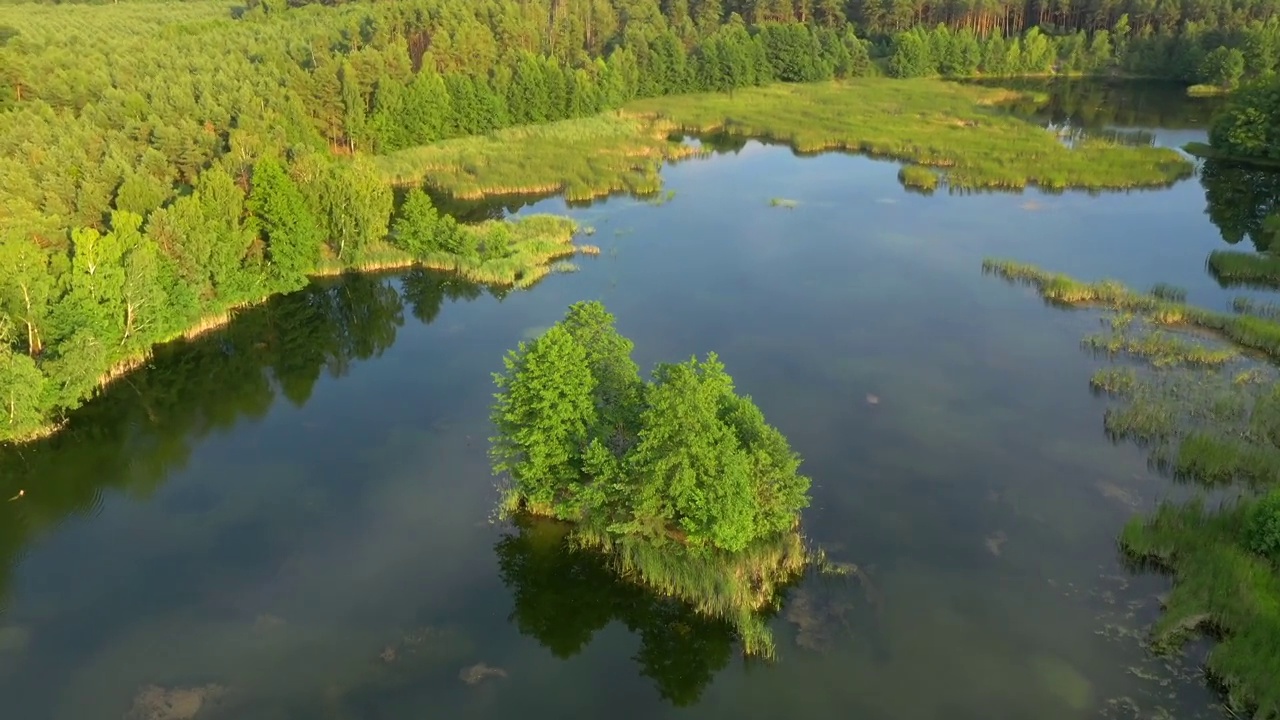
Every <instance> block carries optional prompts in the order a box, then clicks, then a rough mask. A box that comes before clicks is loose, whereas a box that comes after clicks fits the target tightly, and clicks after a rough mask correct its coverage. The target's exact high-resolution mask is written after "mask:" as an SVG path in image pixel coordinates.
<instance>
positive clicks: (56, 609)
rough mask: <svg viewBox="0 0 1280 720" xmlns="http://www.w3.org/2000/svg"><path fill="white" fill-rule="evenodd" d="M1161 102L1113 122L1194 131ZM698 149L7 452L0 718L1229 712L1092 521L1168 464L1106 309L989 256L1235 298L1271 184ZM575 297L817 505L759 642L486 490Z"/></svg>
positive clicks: (164, 354) (292, 299)
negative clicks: (711, 374) (1142, 431)
mask: <svg viewBox="0 0 1280 720" xmlns="http://www.w3.org/2000/svg"><path fill="white" fill-rule="evenodd" d="M1136 102H1137V101H1135V103H1136ZM1086 104H1087V103H1086ZM1146 117H1147V116H1143V115H1137V116H1134V117H1133V118H1130V119H1128V122H1126V118H1123V117H1121V118H1117V119H1116V121H1115V124H1116V125H1117V126H1126V127H1128V126H1130V124H1131V125H1132V126H1133V127H1141V128H1142V129H1144V130H1145V131H1147V132H1150V133H1151V134H1152V136H1153V138H1154V141H1155V142H1160V143H1165V144H1175V143H1176V142H1177V141H1182V140H1183V139H1184V138H1186V139H1194V138H1195V137H1196V134H1197V133H1200V134H1202V131H1201V130H1197V129H1196V128H1197V127H1201V125H1200V124H1197V123H1196V122H1191V121H1187V122H1175V121H1174V120H1171V119H1169V117H1170V116H1169V115H1168V114H1160V113H1157V114H1155V115H1153V116H1151V117H1152V118H1153V119H1151V120H1147V119H1146ZM1143 123H1149V124H1148V125H1143ZM1169 128H1173V129H1169ZM719 149H721V150H723V151H725V152H722V153H721V154H719V155H717V156H714V157H712V158H710V159H706V160H699V161H689V162H685V163H681V164H679V165H677V166H674V167H671V168H669V169H668V170H667V171H666V173H665V176H666V181H667V185H668V187H670V188H671V189H673V190H674V191H675V193H676V194H675V197H674V199H672V200H670V201H669V202H666V203H664V204H662V205H661V206H658V205H655V204H650V203H647V202H644V201H638V200H635V199H631V198H621V197H615V198H611V199H609V200H607V201H604V202H600V203H595V204H592V205H590V206H587V207H578V208H566V207H565V205H564V203H562V202H561V201H559V200H555V199H550V200H542V201H537V202H534V203H533V204H532V205H531V206H529V207H526V208H525V209H522V210H519V211H520V212H527V211H567V212H570V213H572V214H574V215H575V216H576V217H577V218H578V219H579V220H580V221H581V222H582V223H584V224H587V225H590V226H592V227H593V228H595V230H596V236H595V240H594V242H597V243H598V244H600V245H601V246H602V248H603V250H604V253H603V254H602V256H601V257H599V258H597V259H594V260H590V259H588V260H584V261H583V262H582V263H581V266H582V269H581V272H578V273H576V274H573V275H560V276H553V277H551V278H548V279H547V280H546V281H544V282H543V283H541V284H540V285H538V286H537V287H535V288H534V289H533V290H531V291H529V292H520V293H511V294H507V293H505V292H503V291H501V290H497V289H490V288H483V287H479V286H475V285H472V284H469V283H465V282H461V281H458V280H456V279H450V278H447V277H445V276H441V275H437V274H432V273H426V272H417V271H415V272H410V273H406V274H402V275H392V276H381V277H379V276H351V277H345V278H337V279H332V280H325V281H319V282H317V283H315V284H313V285H312V286H310V287H309V288H307V289H306V290H304V291H302V292H299V293H296V294H293V295H289V296H285V297H280V298H276V299H273V300H272V301H271V302H270V303H268V304H266V305H264V306H262V307H259V308H253V309H247V310H245V311H243V312H241V313H240V314H239V316H238V317H237V319H236V321H235V322H234V323H232V324H231V325H230V326H228V327H227V328H225V329H223V330H221V331H217V332H213V333H210V334H208V335H206V336H204V337H201V338H199V339H196V340H193V341H190V342H184V343H179V344H175V345H173V346H169V347H165V348H162V349H160V351H159V352H158V353H157V355H156V357H155V358H154V360H153V361H152V363H151V364H150V366H149V367H148V368H146V369H144V370H142V371H140V372H138V373H136V374H134V375H131V376H129V377H128V378H126V379H123V380H121V381H119V382H117V383H115V384H113V385H112V386H111V387H110V388H109V389H108V390H107V391H106V392H104V393H103V396H102V397H101V398H99V399H98V400H97V401H96V402H94V403H91V404H90V405H89V406H87V407H86V408H84V409H83V410H82V411H80V412H78V413H76V414H75V415H74V416H73V417H72V418H71V421H70V424H69V426H68V428H67V429H66V431H65V432H64V433H62V434H60V435H56V436H54V437H52V438H49V439H47V440H44V441H42V442H40V443H37V444H35V445H31V446H27V447H24V448H22V449H21V450H12V449H10V450H6V451H5V452H4V453H2V454H0V495H2V497H0V561H2V562H3V568H0V597H3V598H4V601H3V602H4V605H3V610H2V611H0V698H3V699H2V700H0V711H2V712H3V713H4V715H5V716H6V717H9V716H12V717H22V718H28V717H30V718H88V717H102V716H109V717H119V716H122V715H124V714H125V713H126V712H128V711H129V710H130V708H131V707H133V705H134V702H135V700H136V699H137V698H138V697H139V695H140V693H141V692H143V691H144V690H145V689H146V688H147V687H148V686H155V687H156V688H159V689H160V691H161V692H171V691H174V690H175V689H187V690H190V691H192V692H195V691H197V690H199V691H200V692H202V693H204V694H202V695H200V697H201V698H202V702H204V699H207V703H206V704H204V707H203V709H202V710H201V714H200V715H199V716H198V717H201V718H204V717H210V718H217V717H222V716H226V717H236V718H258V717H262V718H267V717H352V718H355V717H364V718H370V717H408V716H432V717H491V716H494V715H500V714H515V713H517V712H519V713H523V714H525V715H532V716H534V717H540V716H546V717H553V716H554V717H564V716H577V715H582V716H593V715H597V714H603V713H605V712H608V713H609V714H610V715H611V716H617V717H623V718H630V717H635V718H642V717H643V718H651V717H667V716H673V715H676V714H679V713H681V712H686V710H682V709H680V708H688V707H695V708H696V712H697V713H698V716H699V717H729V716H743V715H748V716H753V715H761V714H767V715H770V716H772V715H779V716H781V715H786V716H793V715H794V716H797V717H826V716H829V715H831V714H834V713H837V712H839V713H841V714H856V715H862V716H869V717H873V718H895V719H896V718H932V717H937V716H939V715H943V714H945V715H946V716H948V717H955V718H964V717H992V716H995V717H1011V718H1013V717H1018V718H1021V717H1029V716H1035V717H1044V718H1059V717H1061V718H1078V717H1094V716H1097V715H1098V714H1105V715H1106V716H1108V717H1134V716H1136V715H1137V714H1139V713H1140V714H1142V715H1143V716H1146V715H1149V714H1153V713H1156V712H1159V710H1160V709H1161V708H1163V709H1164V710H1165V711H1167V712H1170V713H1173V714H1175V715H1176V716H1178V717H1215V716H1216V713H1217V712H1218V711H1217V710H1216V709H1215V696H1214V694H1213V692H1212V691H1211V690H1209V689H1208V688H1207V687H1206V686H1205V685H1204V683H1203V682H1202V679H1201V678H1200V676H1199V674H1198V672H1197V671H1196V670H1195V668H1194V662H1193V660H1194V656H1193V657H1192V660H1187V661H1184V660H1178V661H1166V660H1164V659H1160V658H1155V657H1153V656H1151V655H1150V654H1149V653H1148V652H1147V650H1146V648H1145V647H1143V645H1142V643H1141V642H1140V638H1141V636H1142V631H1143V628H1144V626H1145V624H1146V623H1148V622H1150V620H1151V619H1152V618H1154V617H1155V614H1156V613H1157V612H1158V602H1157V600H1156V596H1157V595H1158V594H1159V593H1160V592H1162V591H1163V590H1164V589H1166V588H1167V581H1166V580H1164V579H1162V578H1160V577H1157V576H1151V575H1137V576H1133V575H1130V574H1129V573H1128V571H1127V570H1126V569H1125V568H1124V567H1123V566H1122V565H1121V563H1119V561H1118V560H1117V558H1116V556H1115V552H1114V543H1113V540H1114V537H1115V534H1116V532H1117V531H1118V529H1119V527H1120V525H1121V524H1122V523H1123V521H1124V519H1125V518H1127V517H1128V516H1129V515H1130V514H1131V513H1133V512H1135V511H1137V510H1140V509H1142V508H1146V507H1149V506H1150V504H1151V502H1152V501H1153V500H1154V499H1155V498H1158V497H1162V496H1165V495H1167V494H1169V493H1176V492H1178V491H1177V490H1176V489H1170V486H1169V485H1168V484H1167V482H1166V481H1165V480H1163V479H1162V478H1159V477H1158V476H1156V475H1154V474H1152V473H1151V472H1149V470H1148V469H1147V467H1146V463H1145V455H1144V453H1143V452H1142V451H1141V450H1139V449H1137V448H1131V447H1128V446H1125V445H1112V444H1111V443H1109V442H1108V441H1107V440H1106V438H1105V436H1104V434H1103V431H1102V422H1101V417H1102V412H1103V408H1104V406H1105V401H1103V400H1100V399H1098V398H1095V397H1093V396H1092V395H1091V394H1090V393H1089V392H1088V389H1087V378H1088V376H1089V374H1090V373H1091V372H1092V369H1093V368H1094V367H1096V365H1097V362H1098V361H1097V360H1095V359H1093V358H1092V357H1090V356H1087V355H1084V354H1082V353H1080V352H1079V351H1078V348H1077V346H1078V341H1079V338H1080V337H1081V335H1082V334H1084V333H1086V332H1089V331H1090V330H1092V329H1093V328H1094V327H1096V322H1097V320H1096V316H1094V315H1091V314H1090V313H1061V312H1057V311H1053V310H1050V309H1046V308H1044V307H1042V306H1041V305H1040V304H1039V303H1033V302H1027V299H1026V298H1025V297H1023V296H1022V295H1021V294H1019V293H1017V292H1012V291H1010V290H1009V288H1007V287H1004V286H1003V285H1002V284H1000V283H994V282H991V281H990V280H988V279H984V278H983V277H982V276H981V274H980V272H979V264H980V260H981V258H982V257H984V256H988V255H1000V256H1013V257H1017V258H1019V259H1021V260H1024V261H1027V262H1033V263H1037V264H1040V265H1043V266H1045V267H1048V268H1052V269H1055V270H1061V271H1063V272H1068V273H1070V274H1073V275H1077V276H1080V277H1085V278H1098V277H1103V276H1110V277H1116V278H1118V279H1120V280H1122V281H1125V282H1127V283H1129V284H1131V285H1133V286H1136V287H1146V286H1150V285H1151V284H1153V283H1155V282H1161V281H1163V282H1170V283H1175V284H1178V285H1181V286H1183V287H1186V288H1187V289H1188V291H1189V294H1190V299H1191V300H1192V301H1193V302H1196V303H1199V304H1204V305H1209V306H1217V307H1222V306H1223V305H1224V304H1226V303H1227V302H1229V300H1230V298H1231V297H1233V296H1234V295H1236V294H1241V293H1247V292H1256V291H1243V290H1238V289H1235V288H1228V289H1224V288H1222V287H1220V286H1219V285H1218V283H1217V282H1216V281H1215V280H1214V279H1213V278H1212V277H1210V276H1209V275H1208V274H1207V273H1206V272H1205V270H1204V258H1205V257H1206V255H1207V254H1208V252H1209V251H1211V250H1213V249H1218V248H1223V247H1226V246H1225V245H1224V243H1223V239H1226V240H1227V241H1228V242H1236V243H1240V242H1242V241H1243V240H1245V239H1248V240H1249V242H1250V244H1252V245H1254V246H1255V247H1257V248H1258V249H1263V248H1265V247H1268V244H1267V243H1268V242H1269V241H1268V240H1267V239H1266V238H1267V237H1268V235H1267V234H1266V232H1265V229H1264V225H1263V220H1264V218H1265V216H1266V214H1267V213H1268V212H1269V211H1270V209H1272V208H1274V207H1275V202H1276V197H1277V193H1276V192H1275V191H1276V190H1277V189H1280V188H1277V185H1276V183H1275V181H1274V179H1273V177H1272V176H1270V175H1266V174H1259V173H1258V172H1257V171H1253V170H1248V169H1245V168H1237V167H1231V166H1227V165H1223V164H1215V163H1205V164H1204V166H1203V168H1202V171H1201V174H1200V177H1199V178H1198V179H1197V180H1189V181H1185V182H1181V183H1178V184H1177V185H1175V186H1174V187H1172V188H1169V189H1167V190H1162V191H1154V192H1135V193H1127V194H1100V195H1096V196H1092V195H1089V194H1086V193H1064V194H1061V195H1048V194H1042V193H1038V192H1030V193H1026V194H1022V195H1012V194H994V193H993V194H978V195H964V196H961V195H954V196H953V195H947V194H946V193H938V194H935V195H934V196H932V197H922V196H918V195H910V194H907V193H905V192H904V191H903V190H902V188H901V186H900V185H899V184H898V182H897V180H896V172H897V166H896V165H895V164H893V163H885V162H876V161H871V160H868V159H865V158H858V157H851V156H846V155H823V156H819V157H812V158H803V159H799V158H796V157H795V156H794V155H793V153H791V152H790V151H789V150H788V149H786V148H781V147H769V146H764V145H761V144H759V143H756V142H754V141H745V140H744V141H734V142H733V143H732V147H730V146H729V145H728V144H725V145H721V146H719ZM774 197H785V198H788V199H791V200H794V202H795V204H794V207H793V208H791V209H787V208H783V207H771V206H770V202H769V201H770V199H771V198H774ZM518 208H519V205H518V203H515V204H511V205H509V206H508V207H507V208H499V209H497V210H485V211H484V212H492V213H505V212H507V211H509V210H511V209H518ZM1260 238H1261V243H1260ZM583 298H604V299H607V302H608V304H609V307H610V309H611V311H613V312H614V313H615V314H616V315H617V316H618V322H619V327H620V330H622V331H623V332H624V333H625V334H626V335H628V336H629V337H632V338H634V339H635V340H636V344H637V347H638V348H641V349H643V350H642V352H640V353H638V354H637V355H638V356H637V360H638V361H639V362H640V364H641V366H642V368H644V369H646V370H647V369H648V367H650V366H651V364H652V363H653V362H654V361H655V360H656V359H659V358H665V359H670V358H679V357H687V356H688V355H690V354H693V353H703V352H706V351H707V350H715V351H716V352H718V353H719V354H720V355H721V357H722V359H723V360H724V361H725V363H726V365H727V366H728V368H729V370H730V371H731V372H732V373H733V375H734V377H735V378H736V379H737V381H738V384H739V390H740V391H742V392H746V393H749V394H751V395H753V396H754V397H755V399H756V401H757V402H758V403H759V404H760V405H761V407H762V408H763V409H764V410H765V413H766V416H767V417H769V418H770V421H771V422H773V423H774V424H776V425H777V426H778V427H779V428H780V429H781V430H782V431H783V432H784V433H785V434H786V435H787V436H788V437H789V438H790V439H791V441H792V443H793V445H794V446H795V447H796V449H797V450H798V451H799V452H800V453H801V455H802V456H803V457H804V458H805V460H806V464H805V466H804V470H805V472H806V474H808V475H810V476H812V477H813V478H814V479H815V488H814V491H813V494H814V499H815V502H814V506H813V507H812V508H811V509H810V510H809V511H808V512H807V513H806V516H805V527H806V530H807V532H808V533H809V534H810V536H811V538H812V539H813V540H814V541H815V542H816V543H818V544H820V545H822V546H823V547H825V548H827V549H828V551H829V552H830V553H831V555H832V557H833V559H836V560H838V561H841V562H847V563H851V564H853V565H856V566H857V568H858V569H859V571H860V572H861V573H862V575H863V577H864V579H865V581H864V580H858V581H857V582H853V583H850V584H848V585H847V586H841V587H840V588H833V587H829V586H826V585H823V584H821V583H818V582H816V581H815V580H814V579H812V578H809V579H806V580H805V581H804V582H802V583H801V584H800V585H798V586H797V587H795V588H792V589H791V590H789V591H788V594H787V599H786V602H785V603H784V605H783V607H782V608H781V610H780V612H779V613H778V614H777V616H776V617H775V618H774V620H773V624H774V628H775V633H776V635H777V638H778V645H779V659H778V661H777V662H776V663H772V664H767V663H759V662H750V663H748V662H746V661H744V660H743V659H742V658H741V657H740V655H739V653H738V652H737V650H736V649H735V646H734V642H733V638H732V635H731V634H729V633H727V632H726V629H725V628H724V627H723V626H721V625H719V624H717V623H713V622H708V621H706V620H703V619H700V618H698V617H697V616H694V615H691V614H690V613H689V612H688V610H687V608H684V607H682V606H680V605H679V604H676V603H673V602H670V601H666V600H663V599H661V598H656V597H653V596H650V595H647V594H645V593H643V592H641V591H639V590H637V589H636V588H635V587H634V586H631V585H627V584H625V583H619V582H617V580H616V578H611V577H609V574H608V573H607V568H605V567H604V566H603V565H602V564H601V561H600V559H599V558H598V557H592V556H590V555H584V554H582V553H579V552H574V551H570V550H569V549H567V548H566V547H564V546H563V545H562V544H561V543H560V540H559V538H558V537H557V536H556V533H554V532H552V531H549V530H545V529H535V528H520V527H494V526H492V525H490V524H489V523H488V522H487V518H488V517H489V514H490V511H491V510H492V506H493V503H494V501H495V500H496V493H495V490H494V479H493V478H492V477H491V476H490V475H489V472H488V467H487V460H486V458H485V450H486V446H487V437H488V434H489V432H490V429H489V426H488V419H487V408H488V404H489V401H490V399H491V394H492V391H493V389H492V384H491V379H490V376H489V373H490V372H492V371H495V370H497V369H498V367H499V365H500V361H501V356H502V353H503V352H504V351H505V350H506V349H507V348H509V347H511V346H512V345H514V344H515V343H516V342H518V341H519V340H520V339H521V338H526V337H531V336H532V335H533V334H536V333H537V332H538V330H539V328H543V327H546V326H547V325H549V324H550V323H552V322H554V321H555V320H556V319H557V318H558V317H560V316H561V315H562V314H563V312H564V308H565V306H567V305H568V304H569V303H570V302H573V301H575V300H578V299H583ZM873 398H874V401H873ZM19 491H23V494H22V496H21V498H20V499H19V500H15V501H7V502H6V501H5V499H7V498H9V497H12V496H15V495H17V494H18V492H19ZM211 687H213V688H216V689H218V692H216V693H215V692H212V691H208V690H207V689H208V688H211ZM202 689H204V690H202ZM1133 708H1137V710H1136V711H1135V710H1134V709H1133Z"/></svg>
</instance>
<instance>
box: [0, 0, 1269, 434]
mask: <svg viewBox="0 0 1280 720" xmlns="http://www.w3.org/2000/svg"><path fill="white" fill-rule="evenodd" d="M1273 14H1274V8H1273V5H1272V4H1264V3H1256V4H1251V3H1239V4H1236V3H1218V4H1215V3H1203V2H1201V3H1190V2H1186V3H1179V2H1172V1H1170V0H1161V1H1160V2H1151V1H1150V0H1143V1H1142V2H1138V0H1134V1H1133V2H1128V3H1116V4H1109V3H1107V4H1103V3H1099V4H1096V5H1092V6H1073V5H1069V4H1068V3H1066V2H1055V3H1052V4H1044V5H1041V4H1038V3H1030V4H1024V3H1018V4H1000V3H990V4H976V3H959V2H956V3H951V4H938V5H929V4H925V3H921V2H917V1H915V0H907V1H906V2H897V1H894V2H888V3H885V2H880V1H879V0H861V1H859V2H853V3H844V2H840V1H838V0H812V1H810V0H759V1H748V2H743V1H734V0H662V1H661V2H660V1H659V0H480V1H472V0H405V1H403V2H394V3H392V2H352V3H343V4H337V5H336V6H335V5H319V4H314V5H313V4H306V3H302V4H298V3H294V4H290V3H287V2H282V1H281V0H271V1H269V2H258V1H257V0H251V1H250V2H248V3H247V4H246V5H244V6H241V7H230V6H228V5H224V4H222V3H217V2H211V1H206V0H193V1H191V2H148V1H146V0H138V1H136V2H124V3H112V4H87V3H86V4H77V3H68V4H65V5H63V4H53V5H49V4H13V3H5V4H0V206H2V207H3V208H4V213H3V214H2V215H0V441H4V440H12V439H19V438H24V437H28V436H30V435H32V434H34V433H37V432H40V431H42V430H45V429H47V428H49V427H50V424H51V422H54V421H56V420H57V418H59V417H60V416H62V415H63V414H64V413H65V411H66V410H67V409H69V408H73V407H75V406H77V405H78V404H80V403H81V402H83V400H84V399H85V398H87V397H89V396H90V395H92V394H93V393H94V392H95V391H96V389H97V388H98V387H100V385H101V384H102V382H103V381H104V380H107V379H109V378H110V377H112V376H113V375H114V374H115V373H117V372H118V371H119V370H120V369H121V368H123V367H127V366H128V364H129V363H133V362H136V361H137V360H138V359H139V358H141V357H144V356H145V354H146V353H147V352H148V351H149V348H150V347H151V346H152V345H153V344H154V343H156V342H158V341H163V340H167V339H170V338H173V337H175V336H178V335H180V334H182V333H184V332H186V331H189V330H191V329H192V328H199V327H202V326H204V325H208V324H215V323H218V322H221V321H222V320H224V319H225V317H226V316H227V312H228V311H229V310H230V309H232V308H235V307H238V306H241V305H244V304H249V303H254V302H257V301H259V300H261V299H262V298H264V297H266V296H269V295H271V294H274V293H278V292H285V291H290V290H295V289H297V288H299V287H301V286H302V285H303V284H304V283H305V282H306V277H307V276H308V275H309V274H312V273H315V272H317V271H322V270H323V271H335V270H338V269H342V268H353V267H354V268H358V267H367V266H377V265H387V264H404V263H406V262H409V261H412V260H414V259H419V260H423V259H425V260H428V261H429V264H434V265H436V266H447V267H454V266H463V265H468V266H474V267H480V266H486V267H490V266H492V267H494V268H498V269H500V270H502V272H501V273H497V274H505V275H507V276H508V277H509V279H512V280H514V279H517V278H519V277H521V270H520V268H521V267H523V266H526V265H528V264H529V263H531V262H540V261H545V260H546V259H547V258H548V257H550V256H553V255H554V253H555V252H559V250H555V249H548V246H546V245H545V244H544V245H537V246H534V247H531V246H530V245H529V243H531V242H533V243H537V242H544V241H545V242H551V240H552V239H548V238H542V237H539V233H540V232H549V233H551V234H552V235H557V234H563V232H564V231H565V229H564V228H563V227H555V226H552V225H547V224H543V225H539V226H536V227H532V228H529V227H526V228H524V229H523V231H522V230H521V229H519V228H509V227H506V226H504V225H502V224H497V225H490V226H487V227H483V228H478V229H477V228H472V227H470V226H465V225H458V224H457V223H456V222H453V221H452V218H449V217H448V216H442V215H440V214H439V213H438V212H437V211H436V209H435V208H434V207H432V206H431V202H430V200H428V199H427V198H426V197H425V196H424V195H421V194H417V195H413V198H414V202H413V203H406V204H405V205H404V206H403V208H401V209H400V210H397V209H396V207H395V206H396V203H395V202H394V200H393V196H392V193H391V192H390V190H389V188H387V187H386V185H385V182H384V181H383V179H381V178H379V177H378V176H377V175H376V173H375V172H373V171H372V170H371V168H370V165H369V164H368V163H367V162H366V160H365V157H364V156H365V155H367V154H369V153H379V152H387V151H392V150H396V149H400V148H404V147H408V146H413V145H420V144H425V143H431V142H433V141H437V140H440V139H444V138H449V137H457V136H466V135H474V134H480V133H486V132H489V131H492V130H494V129H497V128H500V127H503V126H509V125H518V124H527V123H541V122H546V121H552V120H558V119H565V118H574V117H583V116H588V115H593V114H597V113H600V112H602V111H605V110H609V109H612V108H617V107H619V106H620V105H622V104H623V103H625V102H627V101H629V100H631V99H634V98H638V97H651V96H658V95H666V94H672V93H683V92H690V91H700V90H707V91H722V92H723V91H728V92H732V91H733V90H734V89H736V88H740V87H744V86H748V85H759V84H764V83H768V82H774V81H814V80H823V79H829V78H833V77H843V76H852V75H860V74H868V73H875V72H881V71H887V72H889V73H891V74H895V75H903V76H914V75H932V74H943V75H972V74H988V75H1019V74H1037V73H1047V72H1051V71H1052V72H1128V73H1134V74H1140V75H1154V76H1161V77H1171V78H1178V79H1181V80H1184V81H1188V82H1192V81H1199V80H1202V79H1210V80H1211V81H1213V82H1220V83H1224V84H1225V83H1227V82H1228V81H1234V79H1238V78H1239V77H1244V78H1249V77H1253V76H1264V75H1267V74H1269V73H1270V72H1271V71H1272V69H1273V68H1274V67H1275V65H1276V63H1277V55H1278V53H1280V21H1278V20H1276V19H1275V18H1274V17H1273ZM1227 55H1229V56H1230V57H1226V56H1227ZM1236 55H1239V58H1236ZM1210 58H1214V61H1210ZM1237 60H1238V62H1237ZM1222 68H1226V69H1225V70H1223V69H1222ZM1206 73H1208V74H1206ZM560 239H561V240H562V239H563V238H560ZM448 258H455V259H453V260H448ZM496 272H497V271H496V270H495V273H496ZM495 277H496V275H495Z"/></svg>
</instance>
